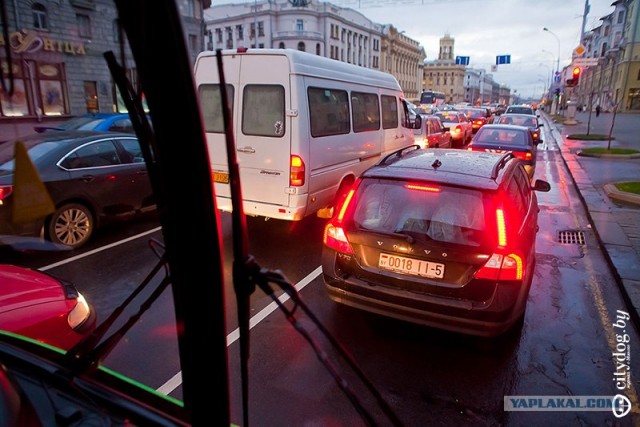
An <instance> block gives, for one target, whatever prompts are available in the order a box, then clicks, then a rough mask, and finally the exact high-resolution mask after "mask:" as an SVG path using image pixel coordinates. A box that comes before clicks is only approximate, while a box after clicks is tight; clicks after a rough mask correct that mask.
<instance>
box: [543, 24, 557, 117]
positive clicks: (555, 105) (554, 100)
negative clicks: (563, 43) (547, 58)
mask: <svg viewBox="0 0 640 427" xmlns="http://www.w3.org/2000/svg"><path fill="white" fill-rule="evenodd" d="M543 30H544V31H546V32H548V33H549V34H551V35H552V36H553V37H555V38H556V40H557V41H558V57H557V58H558V59H557V60H556V76H558V75H559V73H560V38H559V37H558V36H557V35H556V33H554V32H553V31H551V30H550V29H548V28H547V27H544V28H543ZM559 101H560V100H559V99H556V97H554V98H553V104H552V105H551V114H552V115H553V114H555V113H556V111H557V109H558V104H559Z"/></svg>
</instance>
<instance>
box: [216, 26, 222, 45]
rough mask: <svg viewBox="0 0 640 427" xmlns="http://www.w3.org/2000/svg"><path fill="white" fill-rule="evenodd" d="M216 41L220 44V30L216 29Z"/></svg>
mask: <svg viewBox="0 0 640 427" xmlns="http://www.w3.org/2000/svg"><path fill="white" fill-rule="evenodd" d="M216 41H217V42H218V43H222V29H221V28H216Z"/></svg>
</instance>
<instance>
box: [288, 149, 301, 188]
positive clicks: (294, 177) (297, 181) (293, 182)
mask: <svg viewBox="0 0 640 427" xmlns="http://www.w3.org/2000/svg"><path fill="white" fill-rule="evenodd" d="M303 185H304V161H303V160H302V157H300V156H296V155H292V156H291V165H290V173H289V186H290V187H301V186H303Z"/></svg>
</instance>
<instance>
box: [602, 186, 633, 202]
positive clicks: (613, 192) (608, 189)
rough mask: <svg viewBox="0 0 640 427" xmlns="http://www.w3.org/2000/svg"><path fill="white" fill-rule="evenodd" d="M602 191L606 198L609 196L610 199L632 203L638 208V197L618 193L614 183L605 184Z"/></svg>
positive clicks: (631, 194)
mask: <svg viewBox="0 0 640 427" xmlns="http://www.w3.org/2000/svg"><path fill="white" fill-rule="evenodd" d="M604 191H605V193H607V196H609V197H610V198H611V199H615V200H620V201H623V202H627V203H633V204H635V205H639V206H640V195H638V194H633V193H628V192H626V191H620V190H618V188H617V187H616V186H615V183H613V184H605V185H604Z"/></svg>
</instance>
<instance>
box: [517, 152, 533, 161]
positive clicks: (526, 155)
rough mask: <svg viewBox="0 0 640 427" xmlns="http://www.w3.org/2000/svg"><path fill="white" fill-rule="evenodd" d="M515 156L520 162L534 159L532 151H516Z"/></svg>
mask: <svg viewBox="0 0 640 427" xmlns="http://www.w3.org/2000/svg"><path fill="white" fill-rule="evenodd" d="M513 155H514V156H516V159H520V160H531V159H532V158H533V155H532V154H531V152H530V151H514V152H513Z"/></svg>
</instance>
